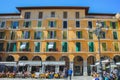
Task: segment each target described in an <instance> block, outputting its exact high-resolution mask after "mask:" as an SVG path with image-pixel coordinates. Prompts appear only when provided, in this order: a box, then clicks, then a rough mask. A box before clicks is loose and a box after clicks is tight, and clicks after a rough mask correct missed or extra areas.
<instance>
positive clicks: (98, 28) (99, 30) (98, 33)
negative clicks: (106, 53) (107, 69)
mask: <svg viewBox="0 0 120 80" xmlns="http://www.w3.org/2000/svg"><path fill="white" fill-rule="evenodd" d="M95 34H96V36H97V38H98V47H99V49H98V54H99V60H100V61H99V66H100V67H99V68H100V70H99V71H100V72H99V73H100V80H103V71H102V70H103V68H102V60H101V49H100V37H101V34H102V24H101V22H100V21H97V23H96V29H95Z"/></svg>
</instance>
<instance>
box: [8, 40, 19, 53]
mask: <svg viewBox="0 0 120 80" xmlns="http://www.w3.org/2000/svg"><path fill="white" fill-rule="evenodd" d="M7 51H13V52H16V51H17V46H16V42H8V43H7Z"/></svg>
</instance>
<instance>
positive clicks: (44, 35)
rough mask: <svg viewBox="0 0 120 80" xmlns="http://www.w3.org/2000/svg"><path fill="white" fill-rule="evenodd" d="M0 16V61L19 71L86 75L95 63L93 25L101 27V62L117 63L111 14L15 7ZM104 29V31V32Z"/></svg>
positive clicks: (119, 53) (118, 25)
mask: <svg viewBox="0 0 120 80" xmlns="http://www.w3.org/2000/svg"><path fill="white" fill-rule="evenodd" d="M17 9H18V11H19V13H12V14H11V13H10V14H0V62H16V63H15V64H17V65H19V70H21V71H22V70H23V68H25V67H26V66H27V67H28V65H29V67H30V70H31V71H40V70H41V71H42V72H45V71H55V72H59V71H64V69H65V68H67V69H68V68H71V69H72V70H73V75H88V73H89V72H91V69H90V66H91V65H95V63H96V62H97V61H99V54H98V49H99V47H98V39H97V37H96V35H95V34H94V30H95V29H96V22H97V21H100V22H101V25H102V27H103V28H102V31H103V32H102V35H101V40H100V50H101V56H102V59H103V60H106V59H109V60H110V61H111V60H112V61H113V62H114V63H117V62H120V21H119V20H117V19H115V18H114V16H115V14H102V13H88V11H89V7H59V6H56V7H55V6H54V7H17ZM106 28H108V29H106Z"/></svg>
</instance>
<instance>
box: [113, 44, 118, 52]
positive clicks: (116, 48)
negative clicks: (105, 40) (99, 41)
mask: <svg viewBox="0 0 120 80" xmlns="http://www.w3.org/2000/svg"><path fill="white" fill-rule="evenodd" d="M114 48H115V51H119V47H118V43H114Z"/></svg>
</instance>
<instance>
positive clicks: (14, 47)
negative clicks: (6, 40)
mask: <svg viewBox="0 0 120 80" xmlns="http://www.w3.org/2000/svg"><path fill="white" fill-rule="evenodd" d="M16 51H17V47H16V43H14V46H13V52H16Z"/></svg>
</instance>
